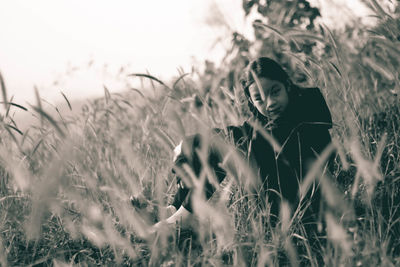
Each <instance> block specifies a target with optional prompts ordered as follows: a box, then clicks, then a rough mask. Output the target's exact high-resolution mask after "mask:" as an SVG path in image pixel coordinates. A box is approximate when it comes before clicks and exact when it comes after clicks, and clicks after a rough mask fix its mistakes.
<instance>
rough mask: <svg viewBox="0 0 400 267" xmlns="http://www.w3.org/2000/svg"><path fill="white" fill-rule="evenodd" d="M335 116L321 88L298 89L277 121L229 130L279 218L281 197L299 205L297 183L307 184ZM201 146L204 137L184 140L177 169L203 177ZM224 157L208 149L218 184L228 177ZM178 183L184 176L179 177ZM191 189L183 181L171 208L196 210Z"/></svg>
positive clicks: (208, 188)
mask: <svg viewBox="0 0 400 267" xmlns="http://www.w3.org/2000/svg"><path fill="white" fill-rule="evenodd" d="M254 123H261V125H262V127H264V129H265V132H266V133H268V134H269V135H271V136H272V137H273V138H274V139H275V140H276V141H277V142H278V144H279V145H280V146H281V150H280V151H274V149H273V146H272V145H271V143H270V142H269V141H268V140H267V139H265V138H264V136H263V135H262V133H261V132H260V131H257V130H255V128H254V125H255V124H254ZM331 127H332V118H331V114H330V111H329V108H328V106H327V105H326V102H325V99H324V97H323V96H322V94H321V92H320V90H319V89H318V88H297V89H296V91H295V92H294V93H292V95H291V96H290V100H289V105H288V108H287V110H286V111H285V113H284V114H282V116H281V117H280V119H278V120H277V121H275V122H273V123H272V124H271V123H267V121H264V120H262V119H261V120H260V119H253V121H252V120H249V121H246V122H244V124H243V125H241V126H229V127H227V129H226V131H225V132H227V133H228V135H229V138H230V139H231V140H232V142H234V144H235V145H236V146H237V148H238V149H239V150H240V151H241V152H242V153H243V155H244V156H245V157H246V158H247V159H248V160H249V163H250V165H252V166H253V167H254V168H255V171H256V173H257V174H258V176H259V178H260V180H261V182H262V184H263V186H262V187H263V189H264V190H265V192H267V195H268V202H269V203H270V204H271V213H272V214H275V215H278V214H279V213H278V212H279V204H280V202H281V201H280V200H281V198H280V196H282V197H283V198H284V199H285V200H286V201H288V202H289V203H290V204H291V205H292V206H294V205H296V203H298V196H299V192H298V191H299V183H300V182H301V181H302V180H303V178H304V177H305V175H306V174H307V172H308V171H309V169H310V166H311V165H312V163H313V162H314V161H315V160H316V158H317V156H318V155H319V154H321V153H322V151H323V150H324V149H325V148H326V147H327V146H328V145H329V144H330V142H331V136H330V134H329V129H330V128H331ZM199 147H201V137H200V136H199V135H195V136H191V137H189V138H187V139H185V140H184V142H183V148H185V149H183V150H182V153H181V154H180V155H179V156H178V158H177V160H176V161H175V166H180V165H181V164H182V163H187V164H188V165H189V166H191V167H192V169H193V170H194V173H195V174H196V175H199V173H200V171H201V163H200V161H199V158H198V156H197V153H196V152H195V151H196V148H199ZM221 160H222V156H221V155H219V154H218V153H217V152H216V151H213V150H212V149H211V150H210V153H209V158H208V163H209V166H210V168H211V169H213V170H214V171H215V177H216V178H217V179H218V182H221V181H222V180H223V179H224V178H225V175H226V173H225V171H224V170H223V169H222V168H221V167H220V165H219V163H220V162H221ZM178 180H180V178H179V177H178ZM204 188H205V190H204V191H205V197H206V198H207V199H208V198H210V197H211V196H212V194H213V193H214V191H215V187H214V186H212V183H210V182H208V181H206V182H205V186H204ZM192 191H193V189H192V188H191V187H190V186H187V185H185V184H183V186H182V183H180V186H179V189H178V192H177V193H176V195H175V198H174V201H173V203H172V205H174V206H175V207H176V208H177V209H178V208H179V207H180V206H181V205H183V206H184V207H185V208H186V209H187V210H189V211H192V204H191V201H192ZM314 200H315V201H314V203H316V205H314V206H313V205H312V206H311V209H314V211H313V212H317V210H318V205H319V202H320V201H319V200H320V193H319V191H316V193H315V194H314Z"/></svg>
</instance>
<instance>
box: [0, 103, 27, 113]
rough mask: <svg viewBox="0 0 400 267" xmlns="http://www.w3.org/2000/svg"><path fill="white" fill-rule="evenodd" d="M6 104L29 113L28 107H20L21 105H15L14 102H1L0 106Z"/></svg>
mask: <svg viewBox="0 0 400 267" xmlns="http://www.w3.org/2000/svg"><path fill="white" fill-rule="evenodd" d="M4 103H6V104H9V105H12V106H14V107H17V108H20V109H22V110H25V111H28V109H27V108H26V107H24V106H22V105H19V104H16V103H14V102H4V101H0V104H4Z"/></svg>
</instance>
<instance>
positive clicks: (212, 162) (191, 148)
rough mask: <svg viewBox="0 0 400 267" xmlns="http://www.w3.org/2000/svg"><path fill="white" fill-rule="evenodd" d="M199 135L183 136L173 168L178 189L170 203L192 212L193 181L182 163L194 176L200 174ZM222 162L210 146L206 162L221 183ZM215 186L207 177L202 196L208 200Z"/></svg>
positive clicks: (223, 172) (222, 176)
mask: <svg viewBox="0 0 400 267" xmlns="http://www.w3.org/2000/svg"><path fill="white" fill-rule="evenodd" d="M201 138H202V137H201V136H200V135H194V136H190V137H187V138H185V140H184V141H183V143H182V149H181V152H180V154H179V155H178V156H177V159H176V160H175V162H174V166H173V170H174V169H175V170H177V171H175V173H176V174H177V183H178V191H177V193H176V194H175V197H174V200H173V203H172V205H173V206H175V208H176V209H179V207H180V206H183V207H185V208H186V209H187V210H188V211H190V212H192V211H193V209H192V198H193V191H194V190H195V188H194V183H193V182H192V181H191V178H190V176H189V175H185V171H184V167H183V166H184V164H187V166H188V167H189V168H190V169H191V170H192V171H193V173H194V174H195V176H196V178H198V177H199V176H200V173H201V171H202V168H203V166H202V163H201V160H200V158H199V155H198V153H197V151H198V150H200V149H201V145H202V140H201ZM221 162H222V155H220V153H219V152H218V151H217V150H216V149H213V148H212V147H211V148H209V149H208V158H207V164H208V167H209V168H210V170H211V171H212V172H213V174H214V177H215V178H216V179H217V182H218V183H221V182H222V181H223V180H224V178H225V176H226V172H225V170H224V169H223V168H221V167H220V163H221ZM215 190H216V188H215V186H214V185H213V184H212V183H211V182H210V177H207V179H205V182H204V190H203V193H204V197H205V198H206V199H207V200H208V199H210V198H211V196H212V195H213V194H214V192H215Z"/></svg>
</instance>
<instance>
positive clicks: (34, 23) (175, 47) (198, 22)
mask: <svg viewBox="0 0 400 267" xmlns="http://www.w3.org/2000/svg"><path fill="white" fill-rule="evenodd" d="M310 2H314V4H315V5H319V6H321V7H323V10H322V12H321V13H322V14H323V15H324V14H325V15H324V16H325V17H326V18H327V20H329V18H330V19H331V20H333V21H334V20H335V19H338V13H337V12H332V3H336V4H337V5H336V4H335V5H334V6H336V8H338V7H340V6H343V4H344V5H345V6H349V10H350V11H351V10H361V9H362V6H359V5H357V3H359V1H358V0H352V1H345V0H336V1H332V0H312V1H310ZM241 3H242V1H241V0H215V1H214V0H190V1H187V0H168V1H166V0H146V1H143V0H142V1H139V0H115V1H107V0H85V1H78V0H35V1H26V0H25V1H24V0H0V71H1V73H2V75H3V77H4V79H5V83H6V86H7V90H8V95H9V96H12V95H13V96H14V101H15V102H17V103H20V104H24V103H26V102H29V103H34V89H33V88H34V87H36V88H37V89H38V91H39V93H40V95H41V96H42V98H45V99H47V100H48V101H50V102H55V101H60V100H62V96H61V94H60V91H62V92H63V93H65V94H66V95H67V97H69V98H70V99H72V100H73V99H82V98H86V97H92V96H100V95H102V94H103V92H104V91H103V85H106V86H107V88H108V89H109V90H110V91H111V92H118V91H121V90H123V89H125V88H126V80H127V78H126V74H127V73H132V72H139V73H145V72H146V71H148V72H149V73H151V74H153V75H155V76H157V77H159V78H161V79H168V78H169V77H170V76H173V75H178V70H177V69H178V68H180V67H181V68H183V70H184V71H185V72H189V71H190V70H191V66H192V65H193V64H195V62H199V61H203V60H204V59H206V58H209V59H212V60H215V61H218V58H220V57H221V56H222V54H223V51H224V45H225V46H226V43H219V44H217V45H216V46H215V45H214V44H215V40H216V39H217V38H218V37H221V36H226V37H227V38H229V35H227V32H226V31H225V30H226V29H224V28H223V27H212V26H211V25H210V20H209V18H210V17H212V16H214V18H215V15H217V17H218V18H220V19H221V20H222V21H225V22H226V23H227V24H228V25H229V26H230V27H231V28H232V29H234V30H237V31H239V32H244V33H245V35H248V36H251V26H250V25H251V21H252V19H251V18H250V19H247V20H246V19H245V18H244V14H243V11H242V8H241ZM329 3H330V4H329ZM349 3H350V4H349ZM218 10H220V11H221V13H219V11H218ZM346 12H347V11H346ZM362 12H365V11H362V10H361V11H360V13H359V14H361V16H362V15H363V14H364V13H362ZM332 15H333V16H332ZM328 23H329V22H328ZM122 76H123V77H122Z"/></svg>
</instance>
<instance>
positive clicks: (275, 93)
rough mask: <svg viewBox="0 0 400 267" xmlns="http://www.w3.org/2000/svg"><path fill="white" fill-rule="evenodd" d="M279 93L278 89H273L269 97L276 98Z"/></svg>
mask: <svg viewBox="0 0 400 267" xmlns="http://www.w3.org/2000/svg"><path fill="white" fill-rule="evenodd" d="M279 92H280V88H274V89H272V91H271V95H274V96H276V95H278V94H279Z"/></svg>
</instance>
